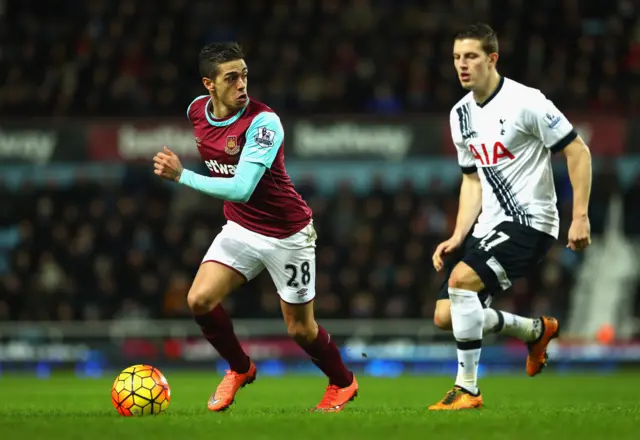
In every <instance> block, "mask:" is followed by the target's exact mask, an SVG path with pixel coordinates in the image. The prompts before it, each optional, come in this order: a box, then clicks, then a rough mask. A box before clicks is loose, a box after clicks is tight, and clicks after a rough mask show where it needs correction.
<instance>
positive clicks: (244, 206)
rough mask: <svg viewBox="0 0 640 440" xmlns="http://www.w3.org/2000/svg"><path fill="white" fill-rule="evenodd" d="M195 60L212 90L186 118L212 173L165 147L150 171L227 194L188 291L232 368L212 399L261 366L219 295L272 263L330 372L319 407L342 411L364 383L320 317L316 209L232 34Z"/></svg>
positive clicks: (289, 312) (220, 406)
mask: <svg viewBox="0 0 640 440" xmlns="http://www.w3.org/2000/svg"><path fill="white" fill-rule="evenodd" d="M199 62H200V76H201V77H202V83H203V84H204V87H205V88H206V89H207V91H208V94H207V95H203V96H199V97H197V98H196V99H194V100H193V102H192V103H191V105H189V108H188V109H187V118H188V119H189V121H190V122H191V124H192V125H193V132H194V137H195V143H196V146H197V148H198V150H199V151H200V155H201V157H202V160H203V161H204V163H205V164H206V166H207V168H208V169H209V172H210V174H211V177H206V176H202V175H199V174H196V173H194V172H192V171H189V170H186V169H184V168H183V167H182V165H181V163H180V160H179V159H178V157H177V156H176V155H175V154H174V153H173V152H172V151H171V150H169V149H168V148H166V147H165V148H164V149H163V151H161V152H159V153H158V154H157V155H156V156H155V158H154V168H155V170H154V172H155V174H157V175H158V176H161V177H163V178H165V179H168V180H172V181H175V182H178V183H180V184H182V185H185V186H188V187H191V188H193V189H196V190H198V191H201V192H203V193H205V194H208V195H210V196H212V197H216V198H219V199H223V200H224V201H225V202H224V214H225V217H226V219H227V223H226V224H225V225H224V227H223V228H222V231H221V232H220V233H219V234H218V236H217V237H216V238H215V240H214V241H213V243H212V244H211V247H210V248H209V250H208V251H207V253H206V255H205V256H204V259H203V261H202V264H201V265H200V267H199V269H198V273H197V274H196V277H195V279H194V281H193V285H192V286H191V289H190V291H189V294H188V297H187V301H188V303H189V307H190V308H191V310H192V312H193V314H194V317H195V320H196V322H197V323H198V325H199V326H200V328H201V329H202V334H203V335H204V337H205V338H206V339H207V340H208V341H209V342H210V343H211V345H212V346H213V347H214V348H215V349H216V350H217V351H218V353H220V355H221V357H223V358H224V359H225V360H226V361H227V362H228V363H229V367H230V368H229V370H228V371H227V373H226V375H225V376H224V378H223V379H222V382H221V383H220V385H219V386H218V388H217V389H216V391H215V392H214V393H213V395H212V396H211V398H210V399H209V402H208V408H209V409H210V410H211V411H223V410H225V409H226V408H228V407H229V405H231V403H233V401H234V399H235V396H236V393H237V392H238V390H240V388H242V387H244V386H245V385H248V384H250V383H252V382H253V381H254V380H255V378H256V366H255V365H254V363H253V362H252V361H251V359H249V357H248V356H247V355H246V353H245V352H244V351H243V349H242V347H241V346H240V343H239V342H238V339H237V337H236V335H235V333H234V330H233V325H232V323H231V320H230V318H229V316H228V315H227V313H226V312H225V310H224V309H223V308H222V306H221V304H220V303H221V301H222V299H223V298H224V297H225V296H226V295H227V294H229V293H230V292H232V291H233V290H235V289H237V288H238V287H240V286H241V285H242V284H244V283H245V282H247V281H249V280H251V279H252V278H255V277H256V276H257V275H258V274H259V273H260V272H262V271H263V270H264V269H265V268H266V269H267V271H269V274H270V275H271V278H272V280H273V282H274V284H275V287H276V289H277V292H278V294H279V295H280V299H281V308H282V314H283V316H284V319H285V322H286V326H287V330H288V333H289V335H291V337H293V339H294V340H295V341H296V342H297V343H298V344H299V345H300V347H302V349H303V350H304V351H305V352H306V353H307V354H308V355H309V356H310V357H311V359H312V361H313V363H314V364H315V365H316V366H318V368H319V369H320V370H322V372H323V373H324V374H325V375H327V376H328V378H329V386H328V387H327V389H326V392H325V394H324V397H323V398H322V400H321V401H320V403H319V404H318V405H317V406H316V407H315V408H314V409H315V410H317V411H324V412H336V411H341V410H342V409H343V408H344V407H345V405H346V404H347V402H349V401H350V400H353V399H354V398H355V396H356V395H357V392H358V384H357V382H356V379H355V376H354V375H353V373H352V372H351V371H349V370H348V369H347V368H346V367H345V365H344V364H343V362H342V358H341V356H340V352H339V350H338V348H337V346H336V344H335V343H334V342H333V340H332V339H331V337H330V335H329V334H328V333H327V331H326V330H325V329H323V328H322V327H321V326H319V325H318V324H317V323H316V321H315V318H314V313H313V299H314V297H315V279H316V270H315V268H316V263H315V242H316V232H315V230H314V227H313V222H312V218H311V210H310V209H309V207H308V206H307V204H306V203H305V202H304V200H302V198H301V197H300V195H299V194H298V193H297V192H296V190H295V189H294V187H293V184H292V183H291V180H290V179H289V176H288V174H287V172H286V170H285V166H284V130H283V128H282V124H281V123H280V119H279V118H278V116H277V115H276V114H275V113H274V112H273V110H271V109H270V108H269V107H267V106H266V105H265V104H263V103H261V102H258V101H256V100H255V99H251V98H249V95H248V94H247V82H248V79H247V78H248V69H247V65H246V64H245V61H244V55H243V53H242V50H241V48H240V47H239V46H238V45H237V44H236V43H219V44H210V45H207V46H205V47H204V48H203V49H202V50H201V52H200V57H199ZM248 300H250V299H248ZM285 395H286V393H285Z"/></svg>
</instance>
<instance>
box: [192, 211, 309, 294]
mask: <svg viewBox="0 0 640 440" xmlns="http://www.w3.org/2000/svg"><path fill="white" fill-rule="evenodd" d="M316 237H317V236H316V230H315V228H314V227H313V222H311V223H309V224H308V225H307V226H306V227H305V228H304V229H303V230H301V231H300V232H298V233H296V234H294V235H292V236H290V237H287V238H282V239H279V238H273V237H267V236H265V235H261V234H257V233H255V232H253V231H250V230H248V229H246V228H243V227H242V226H240V225H239V224H237V223H235V222H232V221H228V222H227V224H226V225H224V226H223V227H222V231H221V232H220V233H219V234H218V235H217V236H216V238H215V240H213V243H212V244H211V246H210V247H209V250H208V251H207V253H206V254H205V256H204V258H203V260H202V262H203V263H205V262H207V261H214V262H216V263H220V264H222V265H224V266H227V267H228V268H230V269H233V270H235V271H236V272H238V273H239V274H240V275H242V276H243V277H245V278H246V279H247V281H250V280H252V279H253V278H255V277H257V276H258V275H259V274H260V272H262V271H263V270H264V269H265V268H266V269H267V270H268V271H269V274H270V275H271V279H272V280H273V283H274V284H275V286H276V290H277V291H278V295H280V298H282V300H283V301H284V302H287V303H290V304H304V303H307V302H310V301H311V300H312V299H313V298H315V296H316Z"/></svg>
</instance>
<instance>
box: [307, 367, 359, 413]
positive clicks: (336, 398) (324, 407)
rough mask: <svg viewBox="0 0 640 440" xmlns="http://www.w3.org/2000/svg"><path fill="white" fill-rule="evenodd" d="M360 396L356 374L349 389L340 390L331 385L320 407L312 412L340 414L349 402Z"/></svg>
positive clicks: (319, 404)
mask: <svg viewBox="0 0 640 440" xmlns="http://www.w3.org/2000/svg"><path fill="white" fill-rule="evenodd" d="M357 396H358V382H357V381H356V376H355V374H354V375H353V380H352V381H351V385H349V386H348V387H344V388H340V387H338V386H337V385H329V386H328V387H327V391H325V393H324V397H323V398H322V400H321V401H320V403H318V405H317V406H316V407H315V408H313V409H312V410H311V411H318V412H338V411H342V410H343V409H344V407H345V406H346V405H347V403H348V402H350V401H352V400H353V399H355V398H356V397H357Z"/></svg>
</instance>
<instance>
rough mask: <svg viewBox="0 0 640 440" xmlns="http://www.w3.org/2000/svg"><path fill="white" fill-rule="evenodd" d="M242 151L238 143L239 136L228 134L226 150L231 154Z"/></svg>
mask: <svg viewBox="0 0 640 440" xmlns="http://www.w3.org/2000/svg"><path fill="white" fill-rule="evenodd" d="M239 151H240V145H238V137H237V136H227V142H226V144H225V145H224V152H225V153H227V154H228V155H230V156H234V155H236V154H238V152H239Z"/></svg>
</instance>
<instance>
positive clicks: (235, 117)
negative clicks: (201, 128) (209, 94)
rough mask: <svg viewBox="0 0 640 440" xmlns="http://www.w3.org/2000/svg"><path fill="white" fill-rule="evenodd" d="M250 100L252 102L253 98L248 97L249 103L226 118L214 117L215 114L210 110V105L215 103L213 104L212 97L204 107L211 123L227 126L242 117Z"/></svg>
mask: <svg viewBox="0 0 640 440" xmlns="http://www.w3.org/2000/svg"><path fill="white" fill-rule="evenodd" d="M249 102H251V99H249V98H247V103H246V104H245V105H244V107H242V109H241V110H240V111H239V112H238V113H236V114H235V115H233V116H231V117H229V118H225V119H215V118H214V117H213V114H212V113H211V112H210V111H209V106H210V105H213V104H211V98H209V100H208V101H207V105H206V106H205V107H204V114H205V115H206V117H207V121H209V124H211V125H213V126H214V127H226V126H227V125H231V124H233V123H234V122H236V121H237V120H238V119H240V116H242V114H243V113H244V111H245V110H246V109H247V106H248V105H249Z"/></svg>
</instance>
